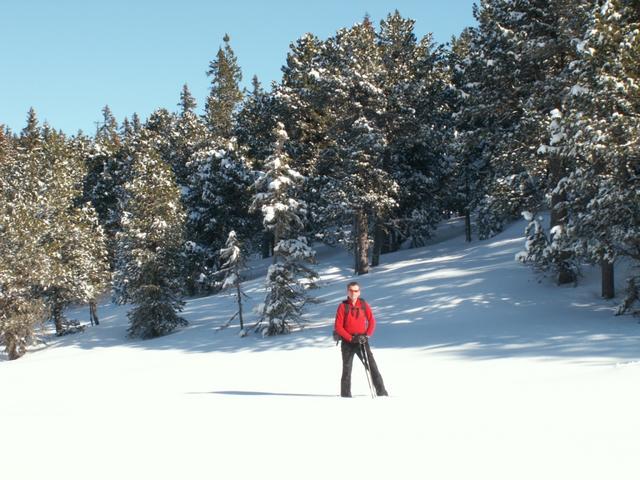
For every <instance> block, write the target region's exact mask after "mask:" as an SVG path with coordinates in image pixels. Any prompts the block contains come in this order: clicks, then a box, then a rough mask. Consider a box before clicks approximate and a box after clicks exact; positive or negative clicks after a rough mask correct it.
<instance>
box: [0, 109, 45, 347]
mask: <svg viewBox="0 0 640 480" xmlns="http://www.w3.org/2000/svg"><path fill="white" fill-rule="evenodd" d="M28 125H29V126H30V128H29V130H28V131H27V130H25V131H23V136H22V137H21V138H20V139H19V140H18V141H16V142H14V141H12V139H11V138H10V137H8V136H5V135H4V133H2V132H0V256H1V257H2V262H0V344H2V345H3V346H4V348H5V351H6V352H7V355H8V358H9V360H15V359H17V358H19V357H21V356H22V355H24V354H25V353H26V349H27V347H28V345H29V344H30V343H31V342H32V340H33V339H34V336H35V330H36V328H37V326H38V325H40V324H42V323H43V322H44V320H45V318H46V308H45V304H44V302H43V300H42V298H41V297H40V296H38V292H37V285H39V284H42V283H45V282H46V279H47V268H46V266H47V261H46V257H45V255H44V253H43V251H42V249H41V248H40V245H41V242H40V239H41V238H42V232H43V231H44V230H45V222H44V220H43V219H42V218H41V217H39V216H38V206H39V205H40V189H39V187H40V185H39V184H38V167H39V166H38V163H37V162H36V161H35V154H34V155H31V154H30V152H33V151H36V150H35V149H37V148H39V145H40V144H41V137H40V128H39V126H38V125H37V117H36V115H35V111H33V109H32V110H31V111H30V112H29V122H28ZM27 132H28V133H29V134H30V135H29V136H30V138H28V141H27V138H26V137H27V135H26V133H27ZM29 146H30V147H31V150H29V148H28V147H29Z"/></svg>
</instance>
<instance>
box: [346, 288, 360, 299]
mask: <svg viewBox="0 0 640 480" xmlns="http://www.w3.org/2000/svg"><path fill="white" fill-rule="evenodd" d="M347 296H348V297H349V298H350V299H351V301H354V302H355V301H356V300H357V299H358V297H359V296H360V287H359V286H358V285H353V286H352V287H348V288H347Z"/></svg>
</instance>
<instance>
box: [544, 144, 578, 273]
mask: <svg viewBox="0 0 640 480" xmlns="http://www.w3.org/2000/svg"><path fill="white" fill-rule="evenodd" d="M563 173H564V167H563V165H562V159H560V158H558V157H557V156H552V157H551V161H550V162H549V176H550V185H552V186H554V187H555V186H556V185H557V184H558V182H559V181H560V179H561V178H562V176H563ZM565 200H566V196H565V194H564V193H555V192H554V193H553V194H552V195H551V216H550V219H549V232H551V230H552V229H553V227H555V226H558V225H559V226H561V227H564V222H565V217H566V216H567V211H566V209H565V208H558V205H559V204H560V203H561V202H564V201H565ZM570 256H571V253H570V252H563V253H562V256H561V258H562V260H566V259H568V258H569V257H570ZM575 280H576V276H575V274H574V273H573V272H571V271H569V270H566V269H560V270H559V271H558V285H564V284H566V283H571V282H575Z"/></svg>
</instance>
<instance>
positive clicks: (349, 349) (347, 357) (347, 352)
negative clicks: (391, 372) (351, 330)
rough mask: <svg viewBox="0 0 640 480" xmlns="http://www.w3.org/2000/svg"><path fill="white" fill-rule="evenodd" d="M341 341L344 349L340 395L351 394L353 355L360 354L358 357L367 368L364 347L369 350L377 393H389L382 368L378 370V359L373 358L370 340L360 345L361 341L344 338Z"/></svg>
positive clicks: (370, 365) (382, 394) (372, 375)
mask: <svg viewBox="0 0 640 480" xmlns="http://www.w3.org/2000/svg"><path fill="white" fill-rule="evenodd" d="M341 343H342V345H341V347H340V349H341V350H342V379H341V380H340V396H342V397H350V396H351V370H352V369H353V356H354V355H358V358H359V359H360V361H361V362H362V364H363V365H364V366H365V368H367V366H366V364H365V358H364V357H363V356H362V348H363V347H364V348H365V349H366V351H367V358H368V360H369V368H370V369H371V378H372V379H373V385H374V387H375V389H376V393H377V394H378V395H379V396H384V395H387V390H386V389H385V388H384V382H383V381H382V375H380V370H378V365H377V364H376V360H375V358H373V353H371V347H369V342H367V343H365V344H364V345H360V344H359V343H349V342H345V341H344V340H343V341H342V342H341Z"/></svg>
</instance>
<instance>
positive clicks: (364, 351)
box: [360, 343, 376, 398]
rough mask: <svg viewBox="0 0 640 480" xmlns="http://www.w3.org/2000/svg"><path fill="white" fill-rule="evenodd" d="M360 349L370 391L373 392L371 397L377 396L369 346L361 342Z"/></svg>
mask: <svg viewBox="0 0 640 480" xmlns="http://www.w3.org/2000/svg"><path fill="white" fill-rule="evenodd" d="M360 350H361V351H362V355H363V358H364V370H365V372H366V374H367V383H368V384H369V391H370V392H371V398H376V392H375V389H374V388H373V377H372V376H371V368H370V366H369V355H367V348H366V347H365V344H364V343H361V344H360Z"/></svg>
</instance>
